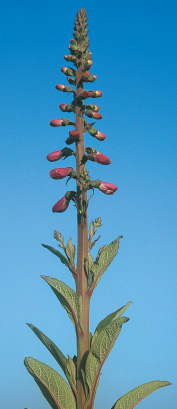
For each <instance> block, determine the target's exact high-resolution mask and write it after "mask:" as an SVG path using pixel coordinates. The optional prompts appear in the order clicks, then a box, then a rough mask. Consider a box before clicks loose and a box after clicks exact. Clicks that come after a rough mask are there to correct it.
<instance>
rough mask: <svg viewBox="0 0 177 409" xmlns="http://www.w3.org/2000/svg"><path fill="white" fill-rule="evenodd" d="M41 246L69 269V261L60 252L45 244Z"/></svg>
mask: <svg viewBox="0 0 177 409" xmlns="http://www.w3.org/2000/svg"><path fill="white" fill-rule="evenodd" d="M42 246H43V247H44V248H45V249H47V250H49V251H51V253H53V254H55V256H57V257H59V259H60V261H61V262H62V263H63V264H65V266H67V267H69V261H68V260H67V258H66V257H65V256H63V254H62V253H61V252H60V251H58V250H56V249H55V248H54V247H51V246H48V245H47V244H42Z"/></svg>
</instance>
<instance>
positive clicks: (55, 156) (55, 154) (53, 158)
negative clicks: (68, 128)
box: [47, 151, 63, 162]
mask: <svg viewBox="0 0 177 409" xmlns="http://www.w3.org/2000/svg"><path fill="white" fill-rule="evenodd" d="M62 157H63V153H62V151H55V152H52V153H49V154H48V155H47V160H48V161H49V162H55V161H56V160H59V159H61V158H62Z"/></svg>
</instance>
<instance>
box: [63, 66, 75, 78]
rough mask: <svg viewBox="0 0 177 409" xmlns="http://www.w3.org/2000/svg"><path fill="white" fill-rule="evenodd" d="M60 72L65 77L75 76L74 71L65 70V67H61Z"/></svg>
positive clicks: (70, 69)
mask: <svg viewBox="0 0 177 409" xmlns="http://www.w3.org/2000/svg"><path fill="white" fill-rule="evenodd" d="M61 72H63V74H65V75H69V76H72V75H75V74H76V71H75V70H73V69H72V68H67V67H61Z"/></svg>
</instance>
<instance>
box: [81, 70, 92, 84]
mask: <svg viewBox="0 0 177 409" xmlns="http://www.w3.org/2000/svg"><path fill="white" fill-rule="evenodd" d="M90 76H91V75H90V72H89V71H84V72H83V74H82V77H81V81H83V82H84V81H87V80H88V78H89V77H90Z"/></svg>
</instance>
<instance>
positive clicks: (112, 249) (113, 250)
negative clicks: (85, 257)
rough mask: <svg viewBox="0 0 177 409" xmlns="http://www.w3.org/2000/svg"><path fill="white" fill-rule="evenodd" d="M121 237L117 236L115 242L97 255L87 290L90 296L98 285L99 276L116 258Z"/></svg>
mask: <svg viewBox="0 0 177 409" xmlns="http://www.w3.org/2000/svg"><path fill="white" fill-rule="evenodd" d="M122 237H123V236H119V237H118V238H117V239H116V240H114V241H112V243H110V244H108V246H105V247H104V248H103V249H102V251H101V253H100V254H98V256H97V259H96V261H95V262H94V263H93V265H92V273H93V276H94V280H93V283H92V285H91V286H90V287H89V290H88V292H89V294H90V295H91V294H92V292H93V290H94V288H95V287H96V285H97V284H98V281H99V280H100V278H101V275H102V274H103V273H104V272H105V271H106V270H107V268H108V267H109V265H110V264H111V262H112V261H113V259H114V257H115V256H116V254H117V252H118V248H119V241H120V239H121V238H122Z"/></svg>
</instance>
